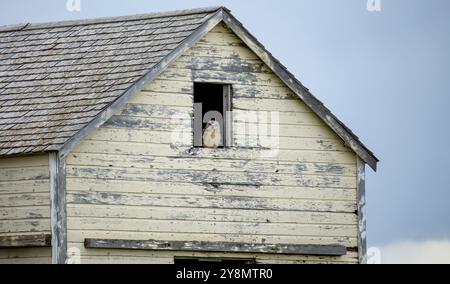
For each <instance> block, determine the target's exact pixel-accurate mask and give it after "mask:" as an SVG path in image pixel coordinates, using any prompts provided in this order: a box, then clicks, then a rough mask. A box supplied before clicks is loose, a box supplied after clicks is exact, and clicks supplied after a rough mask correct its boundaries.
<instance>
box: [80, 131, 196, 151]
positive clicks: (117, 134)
mask: <svg viewBox="0 0 450 284" xmlns="http://www.w3.org/2000/svg"><path fill="white" fill-rule="evenodd" d="M192 139H193V136H192V133H191V131H184V132H176V131H151V130H144V129H138V130H136V129H131V128H106V127H102V128H100V129H99V130H98V131H96V132H95V133H94V134H93V135H91V136H90V137H89V138H87V140H93V141H112V142H133V143H145V144H171V143H174V144H177V145H183V146H186V147H189V146H192V145H193V142H192V141H193V140H192Z"/></svg>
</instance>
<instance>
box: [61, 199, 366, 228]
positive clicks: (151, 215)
mask: <svg viewBox="0 0 450 284" xmlns="http://www.w3.org/2000/svg"><path fill="white" fill-rule="evenodd" d="M67 214H68V216H71V217H86V218H114V219H119V218H124V219H137V220H140V219H142V220H167V221H210V222H215V221H221V222H231V223H233V222H234V223H240V222H242V223H280V224H340V225H353V224H355V223H356V218H357V216H356V214H353V213H329V212H300V211H298V212H296V211H279V210H246V209H242V210H240V211H239V212H237V211H236V210H234V209H220V208H214V209H204V208H177V207H146V206H122V205H91V204H69V205H68V208H67Z"/></svg>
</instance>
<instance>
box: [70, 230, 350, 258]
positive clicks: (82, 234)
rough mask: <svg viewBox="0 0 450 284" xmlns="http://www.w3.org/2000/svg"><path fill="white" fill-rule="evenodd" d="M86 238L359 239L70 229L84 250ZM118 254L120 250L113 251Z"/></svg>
mask: <svg viewBox="0 0 450 284" xmlns="http://www.w3.org/2000/svg"><path fill="white" fill-rule="evenodd" d="M86 238H121V239H129V240H134V239H142V240H146V239H156V240H163V239H164V240H172V241H186V240H192V241H194V240H197V241H217V242H254V243H261V242H268V243H269V242H270V243H292V244H319V245H320V244H323V245H327V244H341V245H343V246H346V247H348V248H353V247H355V246H357V239H356V238H354V237H328V236H320V237H314V236H301V235H300V236H281V235H278V236H277V235H276V236H268V235H245V234H233V233H231V232H230V233H227V234H211V233H209V232H202V233H191V234H185V233H160V232H131V231H130V232H124V231H111V230H101V229H97V230H78V229H72V228H70V229H69V231H68V239H69V242H73V243H78V245H80V246H81V247H82V253H83V250H84V244H83V243H84V239H86ZM142 253H144V252H136V253H135V254H134V255H135V256H139V255H142ZM88 254H89V255H101V254H103V253H102V252H99V251H96V250H89V252H88ZM113 254H116V255H117V254H118V252H116V253H113Z"/></svg>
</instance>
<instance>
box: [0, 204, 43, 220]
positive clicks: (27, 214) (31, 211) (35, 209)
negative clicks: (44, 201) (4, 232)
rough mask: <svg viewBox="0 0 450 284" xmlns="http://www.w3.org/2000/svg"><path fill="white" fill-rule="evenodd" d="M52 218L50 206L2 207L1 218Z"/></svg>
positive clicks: (0, 210)
mask: <svg viewBox="0 0 450 284" xmlns="http://www.w3.org/2000/svg"><path fill="white" fill-rule="evenodd" d="M40 218H50V206H49V205H43V206H27V207H5V206H2V207H0V220H2V221H3V220H24V219H40Z"/></svg>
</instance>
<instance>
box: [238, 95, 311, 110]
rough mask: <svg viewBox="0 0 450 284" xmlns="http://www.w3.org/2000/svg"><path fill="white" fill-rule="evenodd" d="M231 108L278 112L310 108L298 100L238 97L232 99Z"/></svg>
mask: <svg viewBox="0 0 450 284" xmlns="http://www.w3.org/2000/svg"><path fill="white" fill-rule="evenodd" d="M233 108H234V109H237V110H247V111H279V112H305V113H311V110H310V109H309V108H308V107H307V106H306V105H305V104H303V103H302V102H300V101H299V100H295V99H293V100H278V99H259V98H257V99H253V98H239V99H236V100H234V101H233Z"/></svg>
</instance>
